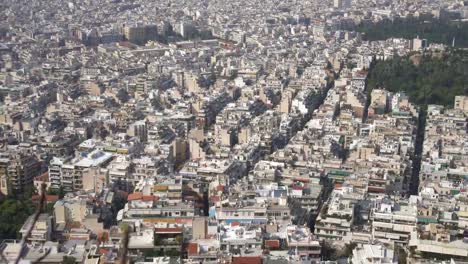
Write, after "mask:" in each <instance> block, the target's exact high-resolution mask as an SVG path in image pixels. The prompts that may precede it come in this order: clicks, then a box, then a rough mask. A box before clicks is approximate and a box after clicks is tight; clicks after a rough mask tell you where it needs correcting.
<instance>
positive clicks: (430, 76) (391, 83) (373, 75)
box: [367, 50, 468, 106]
mask: <svg viewBox="0 0 468 264" xmlns="http://www.w3.org/2000/svg"><path fill="white" fill-rule="evenodd" d="M367 84H368V89H369V91H370V90H371V89H373V88H378V87H381V88H385V89H387V90H389V91H392V92H397V91H402V92H405V93H406V94H407V95H409V96H410V98H411V99H412V101H413V102H415V103H417V104H442V105H447V106H448V105H450V106H451V105H453V101H454V97H455V96H456V95H468V51H463V50H453V51H450V52H444V53H441V54H437V55H435V54H423V55H419V54H416V55H412V56H407V57H395V58H393V59H391V60H386V61H377V62H376V63H375V64H374V65H373V67H372V68H371V70H370V73H369V76H368V83H367Z"/></svg>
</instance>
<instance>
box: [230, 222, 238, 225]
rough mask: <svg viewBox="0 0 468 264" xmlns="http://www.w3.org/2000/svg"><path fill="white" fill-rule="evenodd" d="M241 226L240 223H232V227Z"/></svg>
mask: <svg viewBox="0 0 468 264" xmlns="http://www.w3.org/2000/svg"><path fill="white" fill-rule="evenodd" d="M239 225H240V222H232V223H231V226H239Z"/></svg>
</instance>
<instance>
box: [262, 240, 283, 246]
mask: <svg viewBox="0 0 468 264" xmlns="http://www.w3.org/2000/svg"><path fill="white" fill-rule="evenodd" d="M265 246H266V247H268V248H279V247H280V243H279V240H265Z"/></svg>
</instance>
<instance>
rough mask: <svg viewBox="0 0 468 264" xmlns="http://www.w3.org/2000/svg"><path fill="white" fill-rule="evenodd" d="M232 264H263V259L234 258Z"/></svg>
mask: <svg viewBox="0 0 468 264" xmlns="http://www.w3.org/2000/svg"><path fill="white" fill-rule="evenodd" d="M232 264H262V258H261V257H260V256H259V257H233V258H232Z"/></svg>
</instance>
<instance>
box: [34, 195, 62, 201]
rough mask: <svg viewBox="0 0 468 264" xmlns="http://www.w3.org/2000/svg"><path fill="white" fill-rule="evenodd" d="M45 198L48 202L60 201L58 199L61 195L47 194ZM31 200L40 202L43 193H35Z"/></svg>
mask: <svg viewBox="0 0 468 264" xmlns="http://www.w3.org/2000/svg"><path fill="white" fill-rule="evenodd" d="M45 199H46V202H48V203H53V202H56V201H58V200H59V197H58V195H46V196H45ZM31 200H32V201H33V202H38V201H40V200H41V195H38V194H36V195H33V196H32V197H31Z"/></svg>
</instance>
